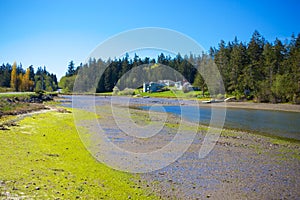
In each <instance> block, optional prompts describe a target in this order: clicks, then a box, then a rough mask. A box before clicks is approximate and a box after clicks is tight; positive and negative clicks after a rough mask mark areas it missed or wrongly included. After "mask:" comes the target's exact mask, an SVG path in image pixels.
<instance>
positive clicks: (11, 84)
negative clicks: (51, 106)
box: [0, 62, 58, 92]
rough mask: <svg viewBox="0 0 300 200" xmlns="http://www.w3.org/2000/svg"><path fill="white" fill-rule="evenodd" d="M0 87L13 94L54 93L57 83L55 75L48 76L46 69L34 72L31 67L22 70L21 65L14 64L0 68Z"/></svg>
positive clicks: (40, 68)
mask: <svg viewBox="0 0 300 200" xmlns="http://www.w3.org/2000/svg"><path fill="white" fill-rule="evenodd" d="M0 87H1V88H2V89H4V88H5V89H6V91H13V92H27V91H28V92H31V91H35V92H37V91H56V90H57V88H58V82H57V77H56V75H55V74H53V73H51V74H50V73H49V72H48V71H47V70H46V67H44V68H42V67H38V69H37V71H36V72H35V71H34V68H33V66H32V65H31V66H29V67H28V68H27V69H26V70H24V69H23V67H22V64H19V65H17V63H16V62H14V63H13V64H12V65H11V64H9V63H7V64H2V65H1V66H0Z"/></svg>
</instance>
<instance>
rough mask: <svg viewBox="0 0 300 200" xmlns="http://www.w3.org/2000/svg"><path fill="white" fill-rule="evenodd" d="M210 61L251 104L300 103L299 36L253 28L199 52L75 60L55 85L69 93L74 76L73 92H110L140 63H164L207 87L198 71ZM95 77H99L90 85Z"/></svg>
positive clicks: (231, 92) (227, 89)
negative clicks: (243, 37)
mask: <svg viewBox="0 0 300 200" xmlns="http://www.w3.org/2000/svg"><path fill="white" fill-rule="evenodd" d="M210 61H213V62H214V63H215V64H216V66H217V67H218V69H219V71H220V73H221V76H222V79H223V84H224V86H225V92H226V94H227V95H228V96H230V95H233V96H236V97H237V98H238V99H240V98H244V99H248V100H254V101H255V102H271V103H283V102H292V103H300V34H298V36H297V37H295V36H294V35H292V36H291V38H290V39H289V40H287V39H286V40H285V41H281V40H279V39H276V40H275V41H274V42H268V41H266V40H265V39H264V37H263V36H261V35H260V33H259V32H258V31H254V33H253V35H252V37H251V39H250V41H249V42H248V43H246V42H240V41H238V39H237V38H236V37H235V39H234V40H233V41H229V42H227V43H226V42H225V41H223V40H221V42H220V43H219V45H218V47H217V48H213V47H212V48H210V50H209V52H208V53H203V54H202V55H192V54H191V55H183V56H181V55H180V54H178V55H177V56H175V57H173V58H172V57H171V56H169V55H164V54H163V53H161V54H160V55H158V57H157V59H151V58H149V57H146V58H143V59H142V58H140V57H139V56H138V55H135V56H134V57H133V59H129V56H128V54H126V55H125V56H124V57H123V58H121V59H114V60H110V59H109V60H108V61H103V60H101V59H98V60H96V59H95V58H91V59H90V60H89V62H88V63H87V64H85V65H82V64H80V66H78V67H77V68H75V67H74V63H73V61H71V62H70V65H69V68H68V72H67V73H66V76H65V77H63V78H62V79H61V81H60V85H61V86H62V87H63V88H65V89H66V90H68V91H72V90H73V83H74V81H75V77H76V76H77V74H78V76H79V77H77V80H76V81H77V84H76V85H77V87H80V88H76V91H80V92H95V91H96V92H111V91H112V90H113V88H114V86H115V85H116V84H117V83H118V80H119V79H120V78H121V77H122V76H123V75H124V74H125V73H126V72H128V71H129V70H132V69H134V68H135V67H137V66H140V65H144V66H145V67H144V68H143V70H146V69H147V66H149V67H151V66H153V65H166V66H169V67H171V68H172V69H174V70H176V71H177V72H179V73H180V74H182V75H183V76H184V79H185V80H187V81H188V82H190V83H192V84H193V86H195V87H199V88H200V89H201V90H204V91H207V90H208V88H207V86H206V84H205V81H204V79H203V77H202V75H203V74H205V73H204V72H203V70H204V68H203V66H204V63H206V66H207V63H209V62H210ZM107 66H108V67H107ZM193 66H194V67H193ZM106 67H107V68H106ZM105 68H106V69H105ZM104 69H105V71H104ZM160 69H161V70H163V69H164V68H163V67H160ZM197 69H198V72H201V74H202V75H201V74H200V73H198V72H197ZM206 70H207V69H206ZM78 72H80V73H78ZM161 72H162V71H161ZM100 73H101V74H102V73H103V74H102V76H101V78H100V77H97V74H100ZM161 74H165V73H159V72H157V74H156V78H157V79H159V78H160V75H161ZM97 78H98V79H97ZM99 78H100V79H99ZM148 78H149V77H148ZM95 80H99V81H97V83H95ZM134 81H137V80H136V78H134V79H130V77H128V80H127V84H126V85H129V86H130V82H131V83H133V82H134ZM153 81H155V80H154V79H153ZM174 81H175V80H174ZM125 82H126V81H125Z"/></svg>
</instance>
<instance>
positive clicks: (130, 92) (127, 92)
mask: <svg viewBox="0 0 300 200" xmlns="http://www.w3.org/2000/svg"><path fill="white" fill-rule="evenodd" d="M118 94H119V95H134V94H135V92H134V89H132V88H125V89H124V90H122V91H119V92H118Z"/></svg>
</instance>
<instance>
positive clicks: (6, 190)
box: [0, 110, 156, 199]
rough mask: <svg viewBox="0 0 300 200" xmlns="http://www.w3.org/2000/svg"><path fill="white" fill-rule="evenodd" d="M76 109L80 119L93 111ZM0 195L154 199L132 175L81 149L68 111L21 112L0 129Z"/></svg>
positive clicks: (45, 197) (53, 197) (1, 196)
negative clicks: (17, 118) (15, 122)
mask: <svg viewBox="0 0 300 200" xmlns="http://www.w3.org/2000/svg"><path fill="white" fill-rule="evenodd" d="M73 112H82V114H81V115H80V116H81V119H82V120H83V119H91V118H93V117H94V115H91V114H89V113H87V112H83V111H78V110H75V111H73ZM0 152H1V154H0V167H1V170H0V198H8V199H11V198H25V199H156V197H155V196H153V195H151V194H150V193H149V192H147V191H145V190H143V189H141V188H140V186H138V185H137V184H136V182H137V181H136V182H135V180H136V178H138V177H137V176H133V175H131V174H128V173H123V172H119V171H116V170H113V169H111V168H109V167H107V166H106V165H104V164H101V163H99V162H97V161H96V160H95V159H94V158H93V157H92V156H91V155H90V153H89V152H88V151H87V150H86V149H85V147H84V146H83V144H82V142H81V140H80V139H79V136H78V134H77V131H76V127H75V125H74V121H73V115H72V113H68V112H67V113H58V112H48V113H44V114H39V115H33V116H31V117H27V118H25V119H23V120H22V121H20V122H19V123H18V126H14V127H11V128H10V130H6V131H0Z"/></svg>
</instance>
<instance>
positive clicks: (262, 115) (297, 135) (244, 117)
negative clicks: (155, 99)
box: [141, 106, 300, 140]
mask: <svg viewBox="0 0 300 200" xmlns="http://www.w3.org/2000/svg"><path fill="white" fill-rule="evenodd" d="M184 107H185V112H184V113H185V114H183V118H185V119H187V120H191V121H198V122H200V123H201V124H209V121H210V118H211V109H210V108H207V107H200V109H195V107H193V106H184ZM141 108H142V109H144V110H149V109H151V110H153V111H162V109H161V108H159V107H157V108H156V107H155V106H152V107H150V106H142V107H141ZM164 109H165V110H166V112H169V113H173V114H175V115H181V108H180V106H164ZM215 109H217V108H215ZM195 111H196V112H200V118H199V114H198V113H195ZM224 127H227V128H234V129H242V130H248V131H258V132H262V133H267V134H272V135H277V136H282V137H288V138H294V139H298V140H300V113H296V112H282V111H267V110H250V109H235V108H234V109H232V108H227V111H226V119H225V125H224Z"/></svg>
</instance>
